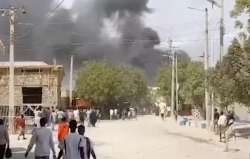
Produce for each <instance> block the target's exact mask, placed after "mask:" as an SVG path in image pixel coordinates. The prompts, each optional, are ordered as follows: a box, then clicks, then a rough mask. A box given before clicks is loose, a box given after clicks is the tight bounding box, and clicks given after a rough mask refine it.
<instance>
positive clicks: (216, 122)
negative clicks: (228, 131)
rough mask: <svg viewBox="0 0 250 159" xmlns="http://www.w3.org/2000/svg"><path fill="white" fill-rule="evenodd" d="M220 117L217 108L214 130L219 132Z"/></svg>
mask: <svg viewBox="0 0 250 159" xmlns="http://www.w3.org/2000/svg"><path fill="white" fill-rule="evenodd" d="M219 118H220V113H219V112H218V110H217V109H216V108H215V109H214V131H215V132H216V133H217V132H218V128H219V126H218V120H219Z"/></svg>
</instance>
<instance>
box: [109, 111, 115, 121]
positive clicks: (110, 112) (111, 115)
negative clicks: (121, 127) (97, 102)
mask: <svg viewBox="0 0 250 159" xmlns="http://www.w3.org/2000/svg"><path fill="white" fill-rule="evenodd" d="M109 115H110V120H112V119H113V116H114V110H113V109H110V110H109Z"/></svg>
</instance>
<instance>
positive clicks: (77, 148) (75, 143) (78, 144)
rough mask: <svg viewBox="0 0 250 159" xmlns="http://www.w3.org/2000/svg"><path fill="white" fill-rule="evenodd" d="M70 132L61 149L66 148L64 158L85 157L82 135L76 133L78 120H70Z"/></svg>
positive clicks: (82, 158)
mask: <svg viewBox="0 0 250 159" xmlns="http://www.w3.org/2000/svg"><path fill="white" fill-rule="evenodd" d="M69 128H70V134H69V135H68V136H67V137H66V138H65V140H64V142H63V144H61V145H60V149H61V150H64V153H65V155H64V159H84V143H83V140H82V137H81V136H80V135H79V134H77V133H76V129H77V122H76V120H71V121H70V122H69Z"/></svg>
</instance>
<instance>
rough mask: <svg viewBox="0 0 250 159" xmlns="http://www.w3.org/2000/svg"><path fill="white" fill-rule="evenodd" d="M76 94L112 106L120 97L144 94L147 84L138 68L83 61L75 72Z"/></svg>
mask: <svg viewBox="0 0 250 159" xmlns="http://www.w3.org/2000/svg"><path fill="white" fill-rule="evenodd" d="M75 91H76V96H77V97H79V98H84V99H86V100H90V101H93V102H94V103H95V105H98V106H106V109H109V108H108V107H109V106H114V105H116V104H117V103H118V101H119V99H121V98H123V99H126V100H127V101H129V102H130V103H137V102H140V101H141V100H142V99H143V98H145V97H146V96H147V84H146V80H145V79H144V75H143V73H142V72H141V71H139V70H136V69H134V68H130V67H127V66H117V65H114V64H112V63H109V62H106V61H102V62H87V63H85V64H84V65H83V67H82V69H81V70H80V71H79V72H78V76H77V80H76V90H75Z"/></svg>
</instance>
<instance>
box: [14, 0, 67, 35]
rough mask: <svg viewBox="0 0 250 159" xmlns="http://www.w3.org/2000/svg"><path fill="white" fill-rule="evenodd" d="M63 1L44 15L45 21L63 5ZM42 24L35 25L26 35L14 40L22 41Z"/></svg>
mask: <svg viewBox="0 0 250 159" xmlns="http://www.w3.org/2000/svg"><path fill="white" fill-rule="evenodd" d="M64 1H65V0H61V1H60V2H59V3H58V4H56V6H55V7H54V8H53V9H51V10H50V11H49V12H48V13H47V14H46V15H45V19H46V18H49V17H50V16H52V15H53V14H54V13H55V12H56V11H57V9H58V8H59V7H60V6H61V5H62V4H63V2H64ZM43 23H45V21H43V22H42V23H40V24H35V25H33V27H32V28H31V29H30V31H29V32H28V33H26V34H24V35H22V36H20V37H16V38H18V39H22V38H24V37H26V36H29V35H30V34H31V33H32V31H34V29H36V28H37V27H38V26H39V25H40V26H41V25H42V24H43Z"/></svg>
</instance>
